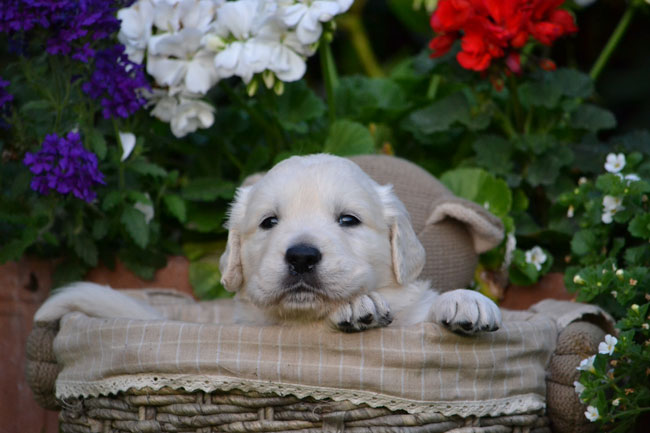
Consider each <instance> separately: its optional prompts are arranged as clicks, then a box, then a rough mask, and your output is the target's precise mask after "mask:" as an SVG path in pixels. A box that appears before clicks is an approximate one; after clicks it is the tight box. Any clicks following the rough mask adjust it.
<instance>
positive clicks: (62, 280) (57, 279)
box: [52, 260, 88, 288]
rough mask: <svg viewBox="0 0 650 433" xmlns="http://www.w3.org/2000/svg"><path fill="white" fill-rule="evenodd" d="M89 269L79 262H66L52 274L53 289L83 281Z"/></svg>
mask: <svg viewBox="0 0 650 433" xmlns="http://www.w3.org/2000/svg"><path fill="white" fill-rule="evenodd" d="M87 271H88V267H87V266H85V265H84V264H83V263H81V262H80V261H78V260H66V261H64V262H63V263H61V264H60V265H58V266H57V267H56V269H55V270H54V273H53V274H52V287H55V288H56V287H61V286H63V285H65V284H68V283H71V282H73V281H79V280H82V279H83V277H84V275H85V274H86V272H87Z"/></svg>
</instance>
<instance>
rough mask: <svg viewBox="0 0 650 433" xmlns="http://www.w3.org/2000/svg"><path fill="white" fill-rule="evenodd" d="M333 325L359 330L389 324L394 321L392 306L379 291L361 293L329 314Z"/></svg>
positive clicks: (342, 329) (353, 330) (341, 329)
mask: <svg viewBox="0 0 650 433" xmlns="http://www.w3.org/2000/svg"><path fill="white" fill-rule="evenodd" d="M329 320H330V322H331V323H332V325H333V326H334V327H335V328H336V329H338V330H339V331H343V332H359V331H363V330H365V329H370V328H381V327H383V326H388V325H390V324H391V322H392V321H393V316H392V314H391V312H390V307H389V306H388V303H386V301H385V300H384V298H383V297H382V296H381V295H380V294H378V293H369V294H367V295H361V296H358V297H357V298H355V299H353V300H352V301H350V302H347V303H344V304H343V305H341V306H340V307H338V309H336V310H334V312H333V313H331V314H330V315H329Z"/></svg>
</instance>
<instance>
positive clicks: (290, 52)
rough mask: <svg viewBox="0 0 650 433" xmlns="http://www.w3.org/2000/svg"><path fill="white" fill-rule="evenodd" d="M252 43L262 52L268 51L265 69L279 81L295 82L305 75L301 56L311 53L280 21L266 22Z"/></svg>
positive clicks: (305, 68) (305, 66)
mask: <svg viewBox="0 0 650 433" xmlns="http://www.w3.org/2000/svg"><path fill="white" fill-rule="evenodd" d="M254 41H255V42H256V43H257V44H259V45H260V47H261V49H262V50H265V51H267V50H268V53H269V55H268V60H267V65H266V68H265V69H268V70H270V71H272V72H273V73H274V74H275V76H276V77H278V78H279V79H280V80H282V81H297V80H299V79H301V78H302V77H303V75H305V71H306V70H307V65H306V63H305V58H304V57H303V55H301V54H305V55H311V54H312V53H313V51H309V47H306V46H304V45H302V44H301V43H300V41H299V40H298V38H297V36H296V33H294V32H292V31H289V29H287V27H286V26H284V24H282V22H281V21H280V20H275V19H271V20H268V21H267V22H266V24H265V25H264V26H262V28H261V29H260V31H259V33H258V35H257V36H256V37H255V39H254Z"/></svg>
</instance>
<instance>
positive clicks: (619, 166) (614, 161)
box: [605, 153, 625, 173]
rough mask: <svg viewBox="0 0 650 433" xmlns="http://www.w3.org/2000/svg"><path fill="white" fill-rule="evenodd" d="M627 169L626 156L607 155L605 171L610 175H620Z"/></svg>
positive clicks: (620, 154)
mask: <svg viewBox="0 0 650 433" xmlns="http://www.w3.org/2000/svg"><path fill="white" fill-rule="evenodd" d="M623 167H625V155H623V154H622V153H619V154H615V153H610V154H609V155H607V162H605V170H607V171H608V172H610V173H618V172H619V171H621V170H623Z"/></svg>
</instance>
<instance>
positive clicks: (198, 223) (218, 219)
mask: <svg viewBox="0 0 650 433" xmlns="http://www.w3.org/2000/svg"><path fill="white" fill-rule="evenodd" d="M225 216H226V215H225V212H224V211H223V210H220V209H216V208H215V207H214V206H211V207H209V208H206V207H205V206H198V205H196V204H193V203H188V208H187V223H186V224H187V228H188V229H190V230H196V231H198V232H201V233H223V232H225V229H224V228H223V223H224V219H225Z"/></svg>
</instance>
